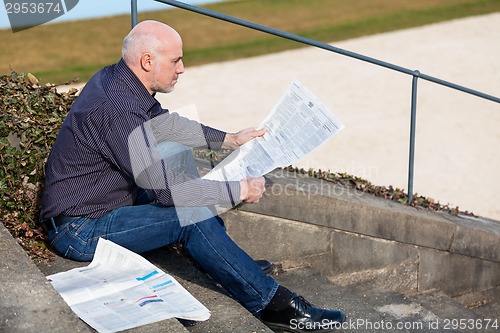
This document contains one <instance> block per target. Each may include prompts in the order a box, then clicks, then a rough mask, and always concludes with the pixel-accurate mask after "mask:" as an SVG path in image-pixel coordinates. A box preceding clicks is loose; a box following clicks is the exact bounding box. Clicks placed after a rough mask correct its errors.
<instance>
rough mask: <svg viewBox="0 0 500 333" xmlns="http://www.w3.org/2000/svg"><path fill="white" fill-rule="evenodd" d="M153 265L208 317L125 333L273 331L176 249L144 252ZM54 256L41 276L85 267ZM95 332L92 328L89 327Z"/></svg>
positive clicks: (42, 264) (41, 267)
mask: <svg viewBox="0 0 500 333" xmlns="http://www.w3.org/2000/svg"><path fill="white" fill-rule="evenodd" d="M143 256H144V258H146V259H147V260H149V261H150V262H151V263H153V264H154V265H155V266H157V267H159V268H160V269H162V270H163V271H165V272H166V273H168V274H170V275H172V276H173V277H174V278H175V279H176V280H177V281H178V282H179V283H180V284H181V285H182V286H183V287H184V288H186V289H187V290H188V291H189V292H190V293H191V294H192V295H193V296H194V297H196V298H197V299H198V300H199V301H200V302H201V303H202V304H203V305H205V306H206V307H207V308H208V309H209V310H210V312H211V317H210V319H209V320H207V321H203V322H191V321H183V320H177V319H175V318H173V319H169V320H164V321H160V322H156V323H152V324H149V325H145V326H141V327H138V328H135V329H130V330H127V331H126V332H128V333H157V332H169V333H189V332H192V333H240V332H241V333H247V332H259V333H266V332H267V333H272V331H271V330H270V329H269V328H268V327H267V326H265V325H264V324H262V323H261V322H260V321H259V320H258V319H256V318H255V317H254V316H252V315H251V314H250V313H249V312H248V311H247V310H246V309H244V308H243V307H242V306H241V305H240V304H239V303H237V302H236V301H235V300H234V299H232V298H231V297H230V296H229V295H228V294H227V293H226V292H225V291H224V290H223V289H222V288H221V287H220V286H219V285H218V284H216V283H215V281H213V280H212V279H211V278H210V277H208V276H207V275H206V274H204V273H202V272H201V271H200V270H198V269H197V268H196V267H195V266H194V264H193V263H192V262H191V261H190V260H189V259H188V258H187V257H186V256H184V255H182V253H180V251H178V250H176V248H169V249H167V248H163V249H158V250H155V251H151V252H148V253H144V254H143ZM86 265H88V263H79V262H75V261H71V260H66V259H63V258H61V257H56V258H55V259H54V260H53V261H52V262H50V263H39V264H38V267H39V269H40V270H41V272H42V273H43V274H44V275H50V274H54V273H57V272H63V271H66V270H69V269H72V268H75V267H82V266H86ZM88 329H89V330H91V331H94V330H93V329H92V328H90V327H89V328H88Z"/></svg>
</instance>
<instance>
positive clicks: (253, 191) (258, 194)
mask: <svg viewBox="0 0 500 333" xmlns="http://www.w3.org/2000/svg"><path fill="white" fill-rule="evenodd" d="M265 185H266V181H265V179H264V177H258V178H253V177H249V178H247V179H243V180H241V181H240V188H241V191H240V200H241V201H243V202H246V203H257V202H259V200H260V198H262V196H263V195H264V192H265V191H266V188H265Z"/></svg>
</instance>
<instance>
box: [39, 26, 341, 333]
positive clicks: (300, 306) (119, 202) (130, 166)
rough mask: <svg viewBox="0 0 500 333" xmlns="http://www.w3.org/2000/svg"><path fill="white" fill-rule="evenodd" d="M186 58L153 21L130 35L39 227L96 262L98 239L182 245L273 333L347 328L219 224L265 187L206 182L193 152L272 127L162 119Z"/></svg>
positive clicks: (49, 172)
mask: <svg viewBox="0 0 500 333" xmlns="http://www.w3.org/2000/svg"><path fill="white" fill-rule="evenodd" d="M182 56H183V53H182V40H181V37H180V36H179V34H178V33H177V32H176V31H175V30H174V29H172V28H171V27H169V26H167V25H165V24H163V23H159V22H155V21H145V22H142V23H140V24H138V25H137V26H136V27H135V28H134V29H132V31H131V32H130V33H129V34H128V35H127V37H125V39H124V43H123V49H122V59H120V61H119V62H118V63H117V64H114V65H111V66H108V67H105V68H103V69H102V70H101V71H99V72H98V73H96V74H95V75H94V76H93V77H92V78H91V79H90V80H89V82H88V83H87V84H86V86H85V88H84V89H83V90H82V92H81V94H80V96H79V97H78V99H77V101H76V102H75V104H74V106H73V107H72V109H71V111H70V112H69V114H68V116H67V118H66V120H65V122H64V124H63V126H62V128H61V130H60V132H59V135H58V137H57V140H56V142H55V144H54V147H53V149H52V152H51V154H50V156H49V159H48V161H47V165H46V185H45V191H44V195H43V198H42V207H43V208H42V212H41V218H42V221H43V222H42V223H43V224H44V226H45V227H46V229H47V230H48V239H49V241H50V243H51V245H52V247H53V249H54V250H55V251H57V252H58V253H59V254H61V255H62V256H64V257H67V258H70V259H73V260H80V261H90V260H92V258H93V255H94V251H95V247H96V245H97V241H98V239H99V238H100V237H102V238H106V239H109V240H111V241H113V242H115V243H117V244H119V245H121V246H123V247H125V248H128V249H130V250H132V251H135V252H138V253H141V252H145V251H149V250H152V249H155V248H160V247H163V246H166V245H169V244H172V243H180V244H182V245H183V247H184V248H185V249H186V250H187V251H188V253H189V255H190V256H191V257H192V258H193V260H194V261H195V262H196V263H197V264H198V265H199V266H200V268H201V269H203V270H204V271H205V272H206V273H208V274H209V275H210V276H211V277H212V278H213V279H214V280H216V281H217V282H218V283H220V284H221V285H222V286H223V287H224V288H225V289H226V290H227V291H228V292H229V293H230V294H231V295H232V296H233V297H234V298H235V299H236V300H238V301H239V302H240V303H241V304H242V305H243V306H244V307H245V308H246V309H248V310H249V311H250V312H251V313H252V314H254V315H255V316H257V317H259V318H260V319H261V320H262V321H263V322H264V323H266V324H267V325H268V326H270V327H271V328H275V329H284V328H286V329H291V328H290V325H291V322H293V323H294V326H295V327H310V328H312V329H314V330H318V329H320V330H325V331H326V330H327V329H331V328H332V326H333V325H335V324H338V323H340V322H342V321H344V319H345V316H344V315H343V314H342V313H341V312H340V311H333V310H323V309H319V308H316V307H313V306H311V305H310V304H309V303H308V302H307V301H306V300H305V299H303V298H302V297H300V296H298V295H296V294H295V293H292V292H291V291H289V290H288V289H286V288H285V287H283V286H280V285H279V284H278V283H277V282H276V281H275V280H274V279H273V278H272V277H270V276H268V275H266V274H265V273H264V272H263V271H262V269H261V267H260V266H259V265H258V264H257V263H256V262H255V261H254V260H253V259H251V258H250V257H249V256H248V255H247V254H246V253H245V252H244V251H243V250H241V249H240V248H239V247H238V246H237V245H236V244H235V243H234V242H233V241H232V239H231V238H230V237H229V236H228V235H227V234H226V232H225V228H224V225H223V223H222V220H221V219H220V218H219V217H218V216H216V215H214V214H212V211H213V210H212V209H210V208H209V207H212V206H213V205H217V204H231V205H235V204H237V203H239V202H241V201H243V202H247V203H256V202H258V201H259V199H260V198H261V197H262V195H263V194H264V190H265V188H264V179H263V178H262V177H259V178H248V179H244V180H241V181H239V182H234V181H231V182H219V181H211V180H205V179H201V178H199V176H198V175H197V173H196V170H193V163H192V160H193V159H192V154H191V152H190V150H188V149H187V148H186V147H185V145H188V146H190V147H195V146H204V147H208V148H210V149H220V148H224V149H235V148H236V147H238V146H240V145H242V144H244V143H245V142H248V141H249V140H252V139H253V138H256V137H259V136H262V135H264V133H265V129H263V130H255V129H253V128H249V129H245V130H242V131H240V132H237V133H225V132H223V131H220V130H217V129H214V128H211V127H208V126H205V125H202V124H199V123H197V122H195V121H191V120H188V119H186V118H182V117H180V116H178V115H177V114H175V113H172V114H171V113H169V112H168V110H164V109H162V108H161V106H160V104H159V102H158V101H157V100H156V99H155V98H154V95H155V93H157V92H164V93H168V92H171V91H172V90H173V89H174V86H175V84H176V83H177V80H178V78H179V75H181V74H182V73H183V72H184V65H183V62H182ZM158 119H160V121H158ZM137 133H140V135H136V134H137ZM186 152H188V153H187V154H186ZM190 154H191V155H190ZM186 156H187V157H186ZM301 323H303V324H304V325H301ZM297 324H299V325H297ZM292 331H293V330H292Z"/></svg>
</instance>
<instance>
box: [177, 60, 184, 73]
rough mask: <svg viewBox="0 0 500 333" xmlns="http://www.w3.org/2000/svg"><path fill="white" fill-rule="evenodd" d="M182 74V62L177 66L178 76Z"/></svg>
mask: <svg viewBox="0 0 500 333" xmlns="http://www.w3.org/2000/svg"><path fill="white" fill-rule="evenodd" d="M182 73H184V63H183V62H182V60H181V61H179V63H178V64H177V74H182Z"/></svg>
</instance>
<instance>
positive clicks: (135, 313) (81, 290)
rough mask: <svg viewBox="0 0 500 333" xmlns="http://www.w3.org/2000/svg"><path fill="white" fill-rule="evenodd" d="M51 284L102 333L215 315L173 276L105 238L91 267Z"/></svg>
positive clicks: (65, 274) (51, 278) (54, 277)
mask: <svg viewBox="0 0 500 333" xmlns="http://www.w3.org/2000/svg"><path fill="white" fill-rule="evenodd" d="M47 279H48V281H49V282H51V283H52V285H53V286H54V288H55V289H56V290H57V292H58V293H59V294H60V295H61V296H62V298H63V299H64V300H65V301H66V303H68V305H69V306H70V307H71V309H72V310H73V311H74V312H75V313H76V314H77V315H78V316H79V317H80V318H81V319H82V320H83V321H85V322H86V323H87V324H89V325H90V326H91V327H93V328H94V329H95V330H97V331H98V332H118V331H122V330H125V329H130V328H133V327H138V326H141V325H145V324H148V323H152V322H156V321H160V320H165V319H168V318H172V317H177V318H183V319H188V320H198V321H201V320H207V319H208V318H209V317H210V312H209V310H208V309H207V308H206V307H205V306H203V305H202V304H201V303H200V302H199V301H198V300H197V299H196V298H194V297H193V296H192V295H191V294H190V293H189V292H188V291H187V290H186V289H184V287H182V286H181V285H180V284H179V283H178V282H177V281H176V280H175V279H174V278H173V277H172V276H170V275H168V274H166V273H164V272H163V271H161V270H160V269H158V268H157V267H155V266H154V265H153V264H151V263H150V262H148V261H147V260H146V259H144V258H143V257H141V256H140V255H138V254H136V253H133V252H131V251H129V250H127V249H125V248H123V247H121V246H119V245H116V244H115V243H113V242H111V241H108V240H105V239H102V238H101V239H99V242H98V244H97V249H96V252H95V255H94V259H93V260H92V262H91V263H90V264H89V265H88V266H86V267H83V268H75V269H72V270H69V271H67V272H62V273H57V274H54V275H50V276H47Z"/></svg>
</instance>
